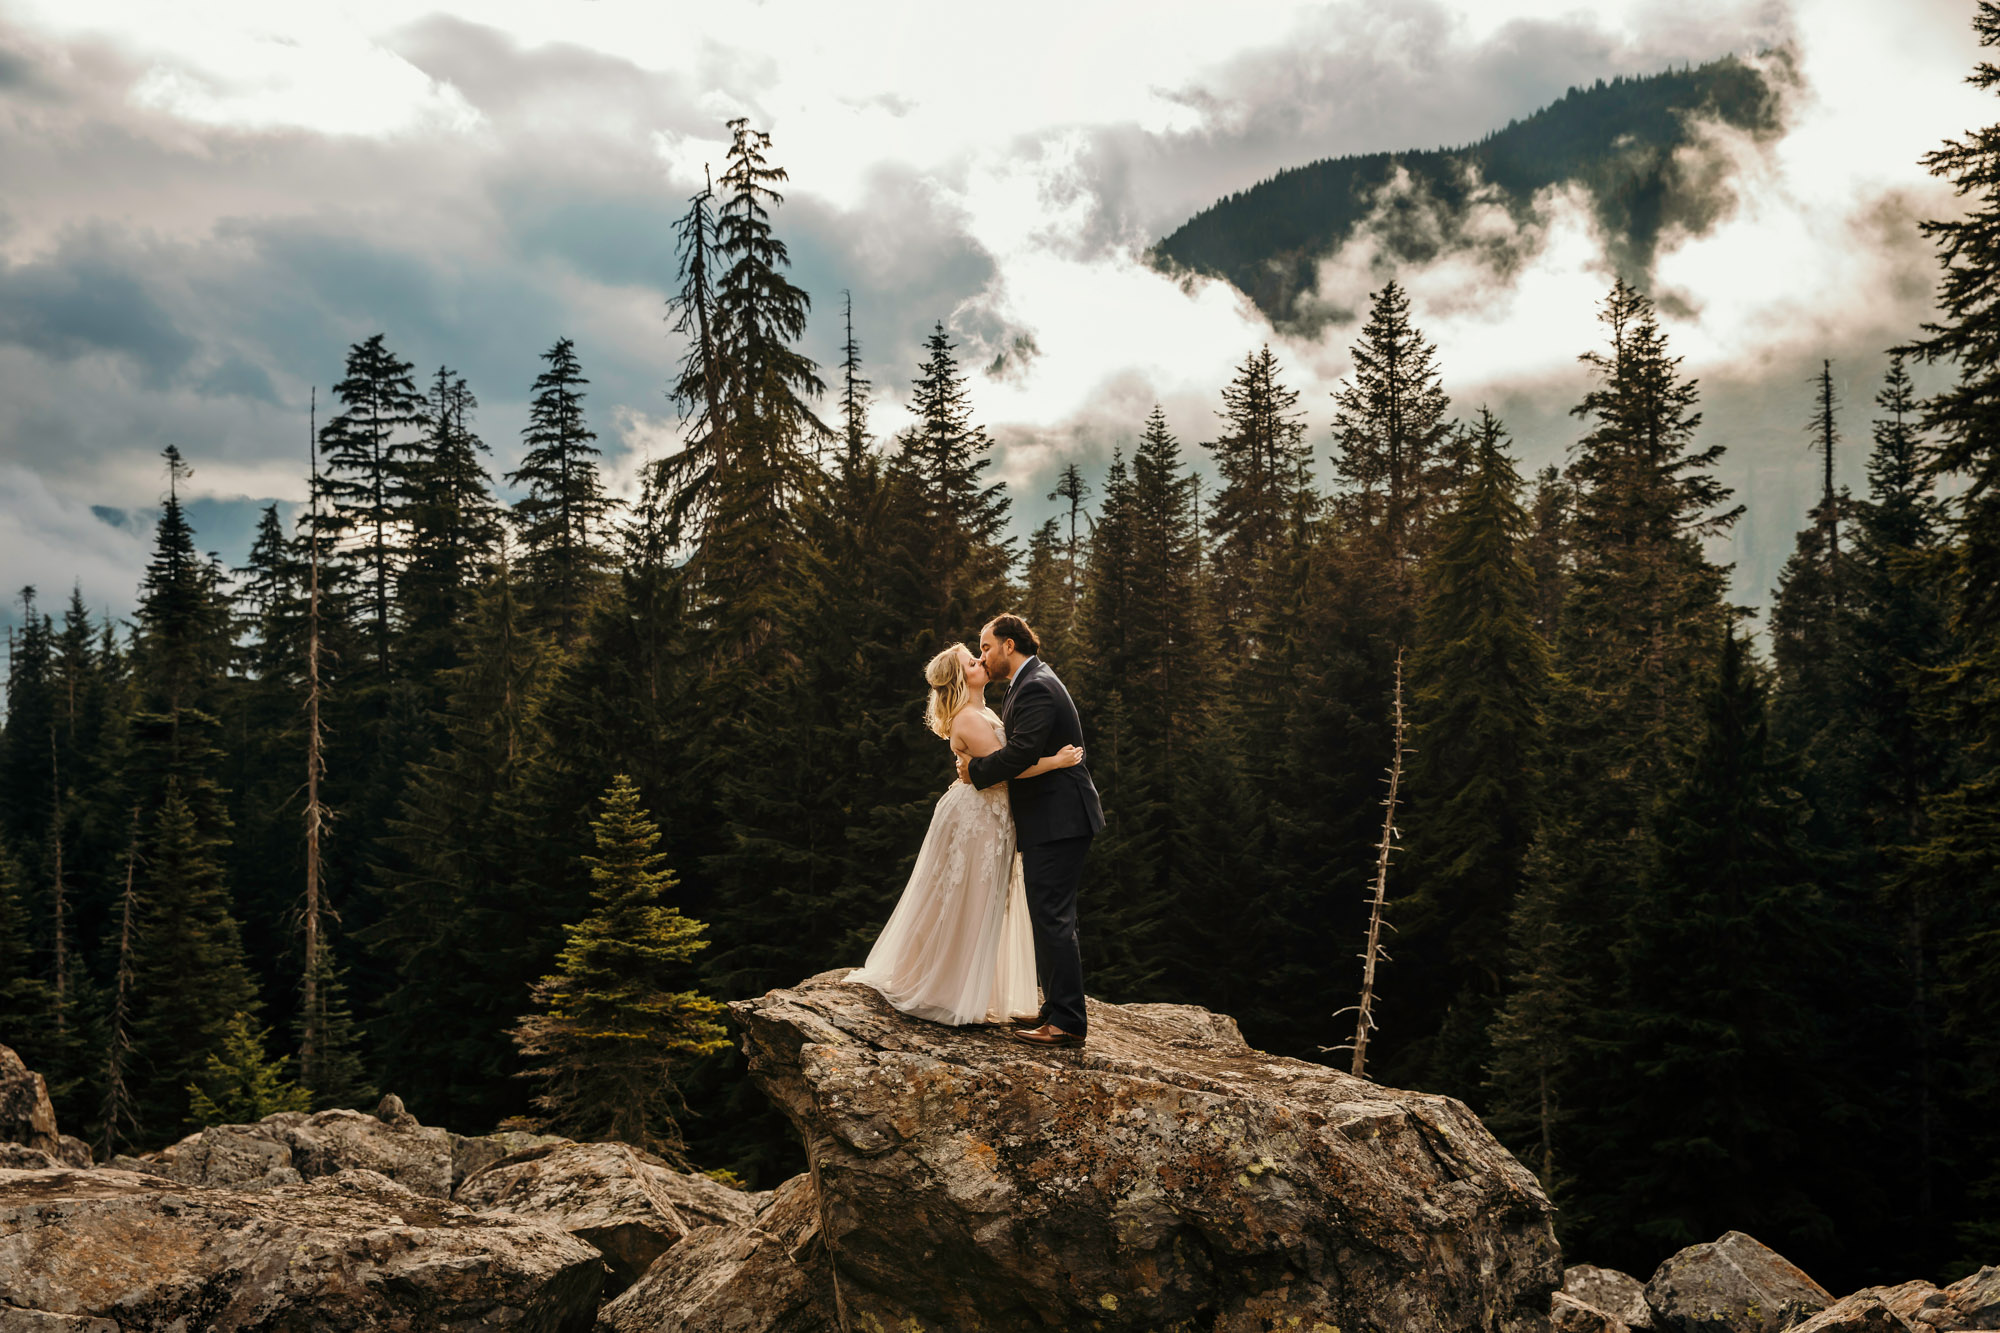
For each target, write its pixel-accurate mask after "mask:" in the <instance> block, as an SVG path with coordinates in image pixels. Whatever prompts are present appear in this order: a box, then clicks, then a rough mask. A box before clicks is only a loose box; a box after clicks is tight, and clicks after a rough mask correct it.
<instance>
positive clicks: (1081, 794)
mask: <svg viewBox="0 0 2000 1333" xmlns="http://www.w3.org/2000/svg"><path fill="white" fill-rule="evenodd" d="M1000 721H1001V723H1002V725H1003V726H1005V727H1006V729H1007V743H1006V744H1005V745H1003V746H1001V747H1000V748H999V749H997V750H995V751H994V752H993V753H992V754H989V755H982V756H981V757H980V758H978V759H974V760H973V761H972V763H971V765H970V767H969V769H968V774H969V776H970V777H971V778H972V785H973V786H975V787H982V788H983V787H990V786H992V785H993V784H994V783H996V782H1005V783H1007V803H1008V804H1009V805H1011V806H1012V807H1013V809H1014V838H1015V841H1016V842H1017V843H1018V844H1019V845H1020V846H1022V847H1031V846H1034V845H1035V844H1037V843H1044V842H1054V841H1056V840H1057V839H1058V838H1087V837H1090V836H1091V835H1093V834H1095V833H1096V832H1097V831H1098V830H1099V829H1101V828H1103V827H1104V807H1103V806H1102V805H1100V804H1099V803H1098V800H1097V786H1096V784H1094V783H1093V782H1091V780H1090V765H1089V764H1087V763H1083V764H1074V765H1071V766H1070V767H1069V768H1058V769H1054V770H1052V771H1050V772H1047V773H1043V774H1040V775H1039V776H1036V777H1032V778H1021V777H1020V775H1021V774H1022V773H1025V772H1026V771H1027V770H1028V769H1030V768H1033V767H1034V766H1035V761H1036V760H1038V759H1043V758H1045V757H1047V756H1049V755H1052V754H1054V753H1055V752H1056V751H1057V750H1060V749H1062V747H1063V746H1065V745H1081V744H1083V723H1082V722H1081V721H1080V720H1078V718H1077V715H1076V704H1075V703H1073V702H1071V700H1070V697H1069V691H1068V690H1066V689H1064V688H1063V683H1062V681H1061V680H1059V679H1057V678H1056V673H1055V671H1054V669H1053V668H1051V667H1050V666H1049V665H1048V664H1047V663H1046V662H1044V661H1042V659H1041V658H1039V657H1036V658H1033V659H1031V660H1030V661H1028V662H1027V663H1025V664H1023V665H1022V667H1021V669H1020V670H1019V671H1016V672H1015V673H1014V679H1013V681H1012V682H1011V683H1010V684H1009V685H1008V687H1007V698H1006V700H1005V701H1004V702H1003V703H1002V704H1001V705H1000ZM1017 779H1018V780H1017Z"/></svg>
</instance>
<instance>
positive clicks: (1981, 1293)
mask: <svg viewBox="0 0 2000 1333" xmlns="http://www.w3.org/2000/svg"><path fill="white" fill-rule="evenodd" d="M1944 1307H1945V1309H1946V1310H1947V1311H1949V1314H1948V1315H1947V1316H1946V1317H1947V1319H1948V1320H1949V1321H1950V1322H1946V1323H1941V1324H1939V1325H1938V1327H1939V1328H1950V1329H1958V1328H1976V1329H1988V1328H2000V1267H1995V1266H1994V1265H1992V1264H1988V1265H1987V1266H1986V1267H1984V1268H1982V1269H1980V1270H1979V1271H1978V1272H1977V1273H1971V1274H1968V1275H1967V1276H1965V1277H1962V1278H1960V1279H1959V1280H1958V1281H1956V1282H1954V1283H1952V1284H1951V1285H1950V1286H1949V1287H1946V1288H1945V1289H1944Z"/></svg>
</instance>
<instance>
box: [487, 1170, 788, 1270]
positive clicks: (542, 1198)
mask: <svg viewBox="0 0 2000 1333" xmlns="http://www.w3.org/2000/svg"><path fill="white" fill-rule="evenodd" d="M685 1179H686V1177H683V1176H682V1174H681V1173H680V1172H678V1171H675V1170H673V1169H672V1168H671V1167H669V1166H668V1165H667V1164H666V1163H665V1162H662V1161H660V1160H659V1159H658V1158H657V1157H653V1156H651V1155H650V1154H646V1153H641V1152H638V1151H636V1150H634V1149H633V1148H630V1147H628V1146H627V1145H625V1144H623V1143H563V1144H556V1145H552V1146H548V1147H541V1148H530V1149H529V1150H528V1151H526V1152H523V1153H519V1154H516V1155H515V1156H513V1157H506V1158H502V1159H501V1160H500V1161H498V1162H496V1163H494V1164H493V1165H492V1166H489V1167H487V1168H486V1169H485V1170H484V1171H481V1172H479V1173H478V1174H477V1175H475V1176H472V1177H471V1178H470V1179H468V1180H466V1181H465V1183H464V1184H462V1185H460V1186H459V1187H458V1190H457V1193H456V1194H455V1196H454V1197H455V1198H456V1199H457V1201H458V1202H459V1203H461V1204H463V1205H465V1206H466V1207H468V1208H476V1209H478V1210H480V1211H481V1212H485V1213H504V1214H507V1215H509V1216H512V1217H524V1218H532V1219H534V1220H536V1221H539V1222H546V1223H548V1224H549V1225H550V1226H556V1227H561V1228H562V1229H563V1230H564V1231H567V1232H569V1233H570V1234H571V1235H573V1236H577V1237H579V1238H581V1239H583V1240H585V1241H588V1242H589V1243H590V1244H592V1245H594V1246H596V1247H597V1248H598V1249H599V1250H600V1251H602V1252H603V1254H604V1262H605V1263H606V1265H608V1266H609V1267H610V1269H611V1281H610V1283H609V1290H612V1291H623V1290H624V1289H625V1288H626V1287H629V1286H631V1285H632V1283H634V1282H635V1281H637V1280H638V1279H639V1276H640V1274H642V1273H644V1272H645V1271H646V1270H647V1269H648V1268H650V1267H651V1266H652V1264H653V1261H654V1260H655V1259H657V1258H659V1257H660V1256H661V1255H663V1254H665V1253H666V1252H667V1251H668V1250H669V1249H672V1248H673V1246H674V1245H675V1244H676V1243H677V1242H678V1241H679V1240H680V1239H681V1238H682V1237H683V1236H685V1235H687V1234H688V1232H690V1231H692V1230H694V1228H696V1227H698V1226H702V1225H706V1224H707V1223H709V1222H710V1221H712V1220H722V1221H727V1222H737V1223H747V1222H749V1221H750V1219H751V1218H752V1217H753V1216H754V1215H755V1208H754V1206H753V1205H752V1204H750V1203H749V1202H748V1201H747V1199H746V1198H745V1196H743V1195H741V1194H736V1192H735V1191H733V1190H729V1189H727V1188H726V1187H724V1186H722V1185H717V1184H715V1182H713V1181H708V1182H706V1183H707V1184H709V1185H710V1186H712V1187H713V1188H714V1189H715V1190H718V1191H721V1192H722V1193H724V1194H730V1195H734V1197H735V1199H736V1200H739V1202H737V1203H735V1204H734V1207H733V1210H732V1211H729V1212H727V1213H726V1214H725V1215H724V1216H723V1217H721V1218H719V1219H718V1218H715V1217H714V1216H713V1214H714V1213H716V1212H720V1211H722V1210H721V1209H720V1208H711V1209H710V1210H709V1211H710V1213H711V1216H709V1217H699V1216H698V1217H694V1218H690V1217H688V1216H687V1215H685V1214H684V1213H683V1212H682V1211H681V1209H680V1207H679V1206H678V1204H677V1202H676V1200H677V1198H681V1199H685V1198H689V1197H690V1196H691V1194H692V1191H690V1190H689V1189H688V1188H686V1187H685V1186H684V1185H683V1184H682V1182H683V1181H684V1180H685Z"/></svg>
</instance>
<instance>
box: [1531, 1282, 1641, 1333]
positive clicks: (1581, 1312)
mask: <svg viewBox="0 0 2000 1333" xmlns="http://www.w3.org/2000/svg"><path fill="white" fill-rule="evenodd" d="M1549 1327H1550V1328H1552V1329H1554V1330H1555V1333H1630V1329H1631V1327H1632V1326H1631V1325H1630V1324H1628V1323H1626V1322H1625V1321H1624V1320H1622V1319H1620V1318H1619V1317H1618V1316H1617V1315H1615V1314H1611V1313H1610V1312H1608V1311H1605V1310H1600V1309H1598V1308H1597V1307H1596V1306H1595V1305H1590V1304H1587V1303H1585V1302H1584V1301H1581V1300H1578V1299H1577V1298H1576V1297H1574V1296H1572V1295H1570V1294H1569V1293H1568V1292H1566V1291H1559V1292H1557V1293H1556V1294H1555V1295H1553V1296H1551V1297H1549Z"/></svg>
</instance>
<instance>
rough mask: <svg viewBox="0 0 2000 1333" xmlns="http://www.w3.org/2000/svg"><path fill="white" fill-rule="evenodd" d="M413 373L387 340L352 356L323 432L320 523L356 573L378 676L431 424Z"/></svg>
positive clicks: (370, 342)
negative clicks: (413, 456)
mask: <svg viewBox="0 0 2000 1333" xmlns="http://www.w3.org/2000/svg"><path fill="white" fill-rule="evenodd" d="M411 369H412V367H411V365H410V363H409V362H407V361H404V360H402V359H401V358H399V357H397V356H396V355H395V354H394V353H393V352H391V351H390V350H389V349H388V347H387V346H386V345H385V343H384V341H383V335H382V334H379V333H377V334H372V335H370V336H369V337H368V338H367V339H365V340H363V341H361V342H358V343H355V344H354V345H353V346H352V347H350V348H349V349H348V351H347V371H346V374H345V376H343V378H342V379H341V381H340V382H339V383H338V384H336V385H334V386H333V392H334V396H335V397H337V398H339V399H340V403H341V411H340V412H339V413H337V414H336V415H335V416H334V417H333V418H332V419H331V420H330V421H328V422H327V423H326V425H325V426H324V427H323V428H322V429H321V430H320V436H319V448H320V458H321V461H322V463H323V465H324V466H323V469H322V471H321V472H320V473H319V486H320V489H321V493H322V494H323V495H324V496H325V498H326V501H327V503H326V506H325V508H324V512H323V513H322V514H321V518H320V522H321V523H322V524H323V525H324V528H325V534H324V535H326V536H328V537H330V538H332V539H333V540H334V541H335V542H336V543H337V545H338V548H339V550H340V551H341V553H342V554H343V555H344V556H345V557H346V558H347V559H348V560H350V561H351V562H352V563H353V564H354V566H355V575H354V578H355V583H356V585H357V591H358V593H359V595H360V597H361V599H362V601H363V602H364V604H365V606H366V611H365V612H364V618H365V620H366V621H367V623H368V624H369V626H370V630H369V635H368V648H369V655H370V659H371V661H372V664H373V666H374V668H375V669H376V671H377V672H378V673H386V672H388V671H389V669H390V664H391V652H392V646H393V644H394V640H395V632H394V631H395V622H394V607H395V593H396V577H397V574H398V572H399V571H400V570H401V569H402V565H403V561H404V558H405V551H404V547H403V535H402V531H403V523H404V520H405V519H406V517H407V512H406V510H407V506H408V499H409V497H408V482H409V479H408V475H407V473H408V468H407V462H408V457H409V454H410V452H411V449H412V441H411V436H412V435H413V434H414V432H415V431H416V430H417V429H418V427H419V426H420V425H421V424H422V422H423V418H424V400H423V395H422V394H420V393H418V392H417V386H416V383H415V381H413V380H412V379H411V378H410V371H411Z"/></svg>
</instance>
